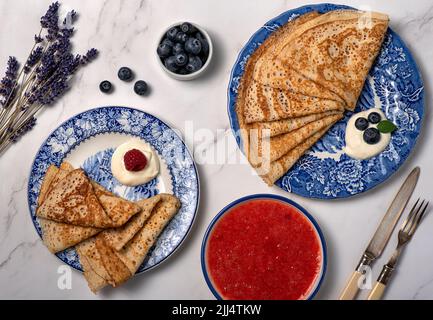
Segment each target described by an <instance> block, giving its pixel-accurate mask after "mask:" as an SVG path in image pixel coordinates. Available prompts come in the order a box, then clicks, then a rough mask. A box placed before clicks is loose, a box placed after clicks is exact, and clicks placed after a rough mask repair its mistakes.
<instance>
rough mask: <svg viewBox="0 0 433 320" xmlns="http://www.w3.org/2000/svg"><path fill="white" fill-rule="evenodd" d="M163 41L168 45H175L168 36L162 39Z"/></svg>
mask: <svg viewBox="0 0 433 320" xmlns="http://www.w3.org/2000/svg"><path fill="white" fill-rule="evenodd" d="M162 43H164V44H167V45H169V46H170V47H172V46H174V42H173V41H171V40H170V39H168V38H164V40H162V41H161V44H162Z"/></svg>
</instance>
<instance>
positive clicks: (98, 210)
mask: <svg viewBox="0 0 433 320" xmlns="http://www.w3.org/2000/svg"><path fill="white" fill-rule="evenodd" d="M36 215H37V216H38V217H40V218H46V219H50V220H54V221H57V222H64V223H69V224H73V225H78V226H83V227H96V228H109V227H112V226H113V225H114V224H113V222H112V221H111V219H110V217H109V216H108V215H107V214H106V213H105V211H104V209H103V208H102V206H101V204H100V203H99V200H98V198H97V197H96V195H95V193H94V191H93V187H92V184H91V183H90V181H89V179H88V178H87V176H86V174H85V173H84V171H83V170H82V169H76V170H73V171H71V172H70V173H68V174H67V175H66V177H65V178H64V179H62V180H61V181H59V182H58V183H57V185H56V186H55V187H54V188H53V189H52V190H51V191H50V192H49V193H48V195H47V196H46V199H45V201H44V202H43V203H42V205H41V206H40V207H39V208H38V210H37V212H36Z"/></svg>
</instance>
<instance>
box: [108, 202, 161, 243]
mask: <svg viewBox="0 0 433 320" xmlns="http://www.w3.org/2000/svg"><path fill="white" fill-rule="evenodd" d="M160 200H161V195H156V196H154V197H151V198H149V199H143V200H140V201H137V204H138V205H139V206H140V208H141V212H140V213H138V214H136V215H135V216H133V217H132V218H131V219H130V220H129V221H128V223H126V224H125V225H124V226H121V227H118V228H113V229H107V230H104V231H103V232H102V233H101V236H103V237H104V239H105V241H106V242H107V244H108V245H110V246H111V247H112V248H114V249H116V250H117V251H119V250H120V249H122V248H123V247H124V246H125V245H126V244H127V243H128V241H129V240H131V239H132V238H133V237H134V235H135V234H136V233H137V232H138V231H139V230H140V229H141V228H142V227H143V225H144V223H145V222H146V221H147V219H149V217H150V216H151V214H152V211H153V208H154V207H155V206H156V205H157V203H158V202H159V201H160Z"/></svg>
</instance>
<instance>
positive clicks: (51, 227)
mask: <svg viewBox="0 0 433 320" xmlns="http://www.w3.org/2000/svg"><path fill="white" fill-rule="evenodd" d="M72 170H74V167H73V166H72V165H71V164H69V163H68V162H66V161H65V162H62V164H61V165H60V169H59V168H57V167H56V166H54V165H50V166H49V167H48V169H47V172H46V174H45V177H44V180H43V183H42V186H41V191H40V193H39V197H38V205H39V206H40V205H41V204H42V203H43V202H44V200H45V198H46V195H47V194H48V192H49V190H52V189H53V188H54V187H55V186H56V184H57V183H58V182H59V181H61V179H63V178H65V177H66V175H67V174H68V173H69V172H71V171H72ZM92 186H93V187H94V188H95V190H96V196H97V198H98V200H99V202H100V203H101V205H102V207H103V208H104V209H105V211H106V212H107V214H108V216H109V217H110V218H111V220H112V221H115V222H116V223H115V225H116V226H117V225H118V224H119V223H122V224H123V223H125V222H126V221H128V220H129V218H131V217H132V216H133V215H135V214H136V213H138V212H139V211H141V208H140V206H139V205H138V204H134V203H133V202H130V201H127V200H125V199H122V198H119V197H117V196H115V195H114V194H112V193H111V192H109V191H107V190H105V189H104V188H103V187H102V186H100V185H99V184H97V183H96V182H94V181H92ZM38 219H39V224H40V226H41V229H42V239H43V242H44V244H45V245H46V246H47V247H48V249H49V250H50V251H51V252H53V253H55V252H59V251H62V250H64V249H66V248H68V247H71V246H73V245H75V244H77V243H79V242H81V241H83V240H85V239H87V238H89V237H91V236H93V235H95V234H97V233H98V232H100V231H102V229H101V228H94V227H83V226H76V225H71V224H67V223H62V222H56V221H53V220H48V219H44V218H40V217H39V218H38ZM113 223H114V222H113Z"/></svg>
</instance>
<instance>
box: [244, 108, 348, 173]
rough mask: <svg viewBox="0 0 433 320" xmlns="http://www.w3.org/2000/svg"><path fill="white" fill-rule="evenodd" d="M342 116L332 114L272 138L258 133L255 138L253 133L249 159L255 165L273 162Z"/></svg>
mask: <svg viewBox="0 0 433 320" xmlns="http://www.w3.org/2000/svg"><path fill="white" fill-rule="evenodd" d="M341 118H342V114H336V115H331V116H328V117H325V118H323V119H319V120H317V121H314V122H310V123H308V124H307V125H305V126H303V127H301V128H299V129H297V130H294V131H291V132H289V133H285V134H281V135H278V136H275V137H272V138H267V137H266V136H262V135H260V133H258V135H257V140H256V139H254V135H251V136H250V138H251V140H250V141H251V149H250V153H249V156H250V157H249V161H250V163H251V165H252V166H253V167H258V166H260V165H261V164H262V163H263V162H268V163H269V162H273V161H275V160H277V159H279V158H281V157H282V156H283V155H285V154H286V153H287V152H289V151H290V150H292V149H293V148H295V147H296V146H297V145H299V144H300V143H301V142H303V141H304V140H306V139H307V138H309V137H311V136H312V135H314V134H315V133H317V132H318V131H321V130H322V129H323V128H326V127H329V126H330V125H332V124H334V123H335V122H337V121H338V120H340V119H341Z"/></svg>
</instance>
